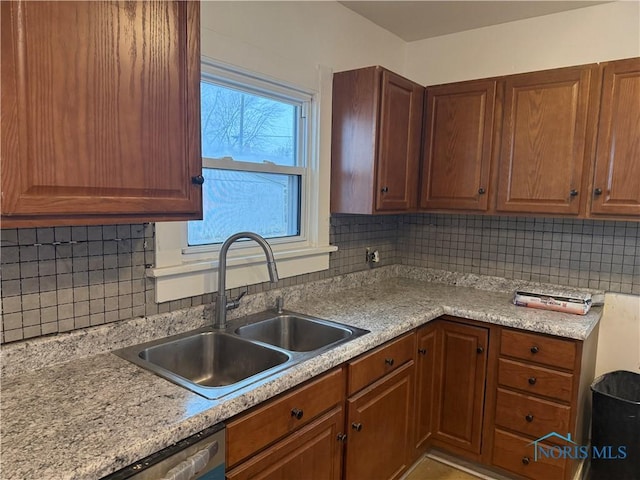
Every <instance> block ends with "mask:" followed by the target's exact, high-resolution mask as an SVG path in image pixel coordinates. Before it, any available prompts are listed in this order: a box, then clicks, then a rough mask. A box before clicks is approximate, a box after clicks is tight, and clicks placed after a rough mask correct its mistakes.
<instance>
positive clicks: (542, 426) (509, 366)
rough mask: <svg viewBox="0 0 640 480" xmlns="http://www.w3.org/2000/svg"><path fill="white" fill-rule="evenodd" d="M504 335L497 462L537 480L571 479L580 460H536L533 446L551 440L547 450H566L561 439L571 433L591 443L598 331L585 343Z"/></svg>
mask: <svg viewBox="0 0 640 480" xmlns="http://www.w3.org/2000/svg"><path fill="white" fill-rule="evenodd" d="M499 337H500V338H499V357H498V358H497V365H496V367H497V370H498V375H497V385H496V389H497V395H496V402H495V415H494V422H493V423H494V425H493V433H492V435H491V436H492V441H493V448H492V454H491V464H492V465H494V466H496V467H499V468H501V469H504V470H507V471H509V472H511V473H515V474H518V475H521V476H523V477H526V478H530V479H534V480H538V479H539V480H546V479H549V478H554V479H559V480H562V479H565V480H568V479H570V478H572V477H573V475H574V472H575V470H576V468H577V462H575V461H572V460H571V459H564V458H553V457H549V456H545V455H538V456H537V458H536V452H535V450H534V446H533V442H534V441H536V440H537V439H539V438H543V437H546V439H545V442H544V443H543V446H544V447H543V448H545V449H548V448H550V447H553V446H554V444H556V445H557V446H560V447H561V446H563V445H565V444H566V442H564V441H563V439H562V438H561V437H560V436H562V437H566V436H567V435H570V436H571V438H572V441H574V442H576V444H577V445H587V443H588V426H589V417H590V411H589V408H588V405H589V404H590V403H589V399H590V391H589V385H590V384H591V382H592V381H593V375H594V368H595V346H596V342H597V328H596V331H595V332H594V333H592V334H591V335H590V337H589V338H588V339H587V340H586V341H584V342H581V341H578V340H571V339H564V338H558V337H551V336H548V335H543V334H537V333H530V332H522V331H519V330H515V329H509V328H502V329H500V330H499Z"/></svg>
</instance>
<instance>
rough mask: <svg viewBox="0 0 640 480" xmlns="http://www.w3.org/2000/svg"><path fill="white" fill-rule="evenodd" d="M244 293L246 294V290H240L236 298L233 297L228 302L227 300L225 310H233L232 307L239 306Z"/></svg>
mask: <svg viewBox="0 0 640 480" xmlns="http://www.w3.org/2000/svg"><path fill="white" fill-rule="evenodd" d="M246 294H247V290H245V291H244V292H242V293H241V294H240V295H238V296H237V297H236V298H234V299H233V300H231V301H230V302H227V310H233V309H234V308H238V307H239V306H240V300H242V297H244V296H245V295H246Z"/></svg>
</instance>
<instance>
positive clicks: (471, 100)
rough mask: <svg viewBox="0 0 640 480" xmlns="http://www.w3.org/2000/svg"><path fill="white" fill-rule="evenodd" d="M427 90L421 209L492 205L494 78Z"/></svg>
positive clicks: (472, 207)
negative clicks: (489, 198)
mask: <svg viewBox="0 0 640 480" xmlns="http://www.w3.org/2000/svg"><path fill="white" fill-rule="evenodd" d="M426 92H427V93H426V102H425V122H424V123H425V131H424V142H423V157H422V162H423V163H422V179H421V190H420V208H423V209H444V210H452V209H453V210H481V211H485V210H487V207H488V197H489V195H488V191H489V189H490V186H489V180H490V178H489V166H490V164H491V146H492V137H493V117H494V107H495V94H496V82H495V80H479V81H471V82H460V83H453V84H449V85H440V86H435V87H428V88H427V90H426Z"/></svg>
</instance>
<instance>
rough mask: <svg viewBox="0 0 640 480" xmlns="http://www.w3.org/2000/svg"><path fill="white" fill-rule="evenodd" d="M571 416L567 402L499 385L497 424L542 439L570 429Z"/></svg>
mask: <svg viewBox="0 0 640 480" xmlns="http://www.w3.org/2000/svg"><path fill="white" fill-rule="evenodd" d="M570 418H571V407H569V406H567V405H561V404H559V403H554V402H549V401H547V400H543V399H541V398H535V397H530V396H528V395H522V394H520V393H516V392H512V391H509V390H503V389H502V388H498V397H497V400H496V420H495V422H496V425H499V426H501V427H505V428H509V429H511V430H516V431H517V432H520V433H524V434H526V435H531V436H532V437H536V438H538V437H542V436H543V435H546V434H547V433H549V432H561V433H563V432H564V433H566V432H568V431H569V420H570ZM564 433H563V434H564Z"/></svg>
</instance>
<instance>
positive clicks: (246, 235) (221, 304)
mask: <svg viewBox="0 0 640 480" xmlns="http://www.w3.org/2000/svg"><path fill="white" fill-rule="evenodd" d="M243 239H247V240H253V241H254V242H256V243H257V244H258V245H260V247H262V250H263V251H264V255H265V257H266V259H267V269H268V270H269V280H270V281H271V283H276V282H277V281H278V269H277V268H276V259H275V257H274V256H273V251H272V250H271V246H270V245H269V243H268V242H267V241H266V240H265V239H264V238H263V237H261V236H260V235H258V234H257V233H253V232H240V233H235V234H233V235H231V236H230V237H229V238H227V239H226V240H225V241H224V243H223V244H222V247H220V254H219V257H218V294H217V297H216V309H215V319H214V322H213V326H214V328H218V329H224V328H226V326H227V310H230V309H232V308H237V307H238V305H239V302H230V303H229V304H227V295H226V292H225V290H226V279H227V253H228V251H229V247H231V244H232V243H234V242H236V241H237V240H243Z"/></svg>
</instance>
